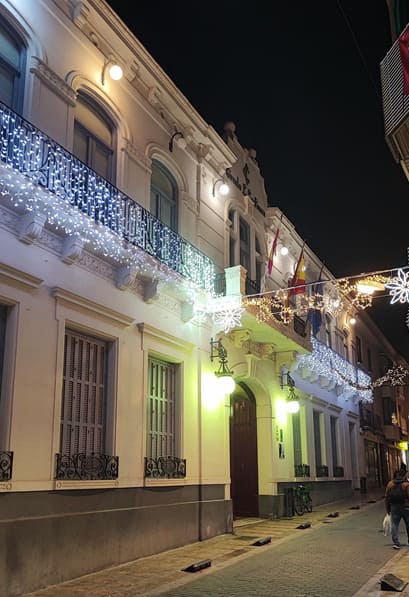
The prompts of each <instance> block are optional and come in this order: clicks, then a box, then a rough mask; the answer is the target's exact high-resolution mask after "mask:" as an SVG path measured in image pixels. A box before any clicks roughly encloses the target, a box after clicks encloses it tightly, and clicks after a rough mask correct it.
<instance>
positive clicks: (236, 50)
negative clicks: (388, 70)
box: [108, 0, 409, 358]
mask: <svg viewBox="0 0 409 597" xmlns="http://www.w3.org/2000/svg"><path fill="white" fill-rule="evenodd" d="M108 3H109V4H110V5H111V6H112V8H113V9H114V10H115V11H116V13H117V14H118V15H119V16H120V17H121V18H122V20H123V21H124V22H125V23H126V25H127V26H128V27H129V29H130V30H131V31H132V32H133V33H134V34H135V35H136V37H138V39H139V40H140V41H141V42H142V44H143V45H144V46H145V48H146V49H147V50H148V51H149V52H150V54H151V55H152V56H153V58H154V59H155V60H156V61H157V62H158V63H159V64H160V66H161V67H162V68H163V69H164V71H165V72H166V73H167V74H168V75H169V76H170V77H171V79H172V80H173V81H174V82H175V84H176V85H177V86H178V87H179V89H180V90H181V91H182V93H183V94H184V95H185V96H186V98H187V99H188V100H189V101H190V103H191V104H192V105H193V106H194V107H195V108H196V110H197V111H198V112H199V113H200V114H201V116H202V117H203V118H204V119H205V120H206V121H207V122H208V123H209V124H211V125H212V126H213V127H214V128H215V130H216V131H218V132H219V133H222V131H223V124H224V123H225V122H226V121H228V120H232V121H233V122H235V123H236V127H237V128H236V133H237V136H238V139H239V141H240V143H241V144H242V145H243V146H244V147H247V148H250V147H252V148H255V149H256V151H257V160H258V162H259V165H260V169H261V172H262V174H263V176H264V179H265V185H266V191H267V195H268V197H269V203H270V205H271V206H277V207H279V208H280V209H281V210H283V211H284V213H285V214H286V215H287V216H288V217H289V219H290V220H291V221H292V222H293V223H294V225H295V227H296V230H297V232H298V233H299V234H300V236H301V237H302V238H304V239H305V241H306V243H307V245H308V246H310V247H311V249H312V250H313V251H314V252H315V253H316V254H317V256H318V257H319V258H320V259H321V260H323V261H325V263H326V266H327V267H328V268H329V269H330V270H331V271H332V273H333V274H334V275H335V276H337V277H340V276H348V275H353V274H357V273H361V272H372V271H376V270H382V269H386V268H395V267H399V266H405V265H407V247H408V244H409V243H408V235H407V233H406V229H407V226H408V216H409V182H408V181H407V180H406V178H405V176H404V174H403V171H402V170H401V167H400V166H399V165H398V164H396V163H395V161H394V158H393V156H392V154H391V152H390V151H389V149H388V147H387V144H386V142H385V138H384V130H383V115H382V98H381V88H380V75H379V64H380V62H381V60H382V59H383V58H384V56H385V54H386V52H387V51H388V49H389V48H390V46H391V37H390V27H389V20H388V13H387V9H386V3H385V0H316V1H315V2H302V1H301V0H298V1H297V0H295V1H294V0H293V1H291V2H290V1H288V0H282V1H281V2H279V1H278V0H276V1H275V2H271V3H266V2H262V1H261V0H253V1H252V2H248V3H246V4H244V3H243V4H240V3H239V2H237V1H235V2H233V1H232V0H220V1H219V2H214V1H208V2H206V3H201V2H192V1H185V0H177V1H176V2H168V1H163V0H157V1H156V2H152V1H150V2H147V1H139V2H137V3H136V4H134V3H130V2H129V1H128V0H110V1H109V2H108ZM131 12H132V13H136V15H135V16H131V14H130V13H131ZM406 311H407V308H406V306H401V305H393V306H390V305H389V298H387V297H385V298H379V299H376V300H375V306H374V307H372V309H371V310H369V311H368V314H371V316H372V317H373V318H374V319H375V321H376V322H377V323H378V325H380V327H381V328H382V329H383V331H384V333H385V335H386V336H387V337H389V338H390V339H391V341H392V342H393V343H394V344H395V345H396V347H397V348H398V349H399V350H400V351H401V352H402V353H403V354H405V356H406V357H407V358H409V331H408V328H407V327H406V325H405V317H406Z"/></svg>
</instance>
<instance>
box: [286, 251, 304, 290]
mask: <svg viewBox="0 0 409 597" xmlns="http://www.w3.org/2000/svg"><path fill="white" fill-rule="evenodd" d="M305 288H306V286H305V259H304V247H303V248H302V249H301V253H300V256H299V258H298V261H297V265H296V268H295V272H294V275H293V277H292V279H291V284H290V290H289V291H288V296H289V297H290V296H293V295H294V294H304V293H305Z"/></svg>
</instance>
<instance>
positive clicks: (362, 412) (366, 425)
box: [359, 404, 382, 433]
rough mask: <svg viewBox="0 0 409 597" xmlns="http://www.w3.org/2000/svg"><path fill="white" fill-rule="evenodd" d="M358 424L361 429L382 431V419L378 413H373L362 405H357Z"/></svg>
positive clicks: (375, 431) (374, 431) (373, 431)
mask: <svg viewBox="0 0 409 597" xmlns="http://www.w3.org/2000/svg"><path fill="white" fill-rule="evenodd" d="M359 426H360V428H361V430H362V431H371V432H372V433H381V432H382V420H381V417H380V415H376V414H374V413H373V412H372V411H370V410H368V409H367V408H365V407H364V406H363V404H360V405H359Z"/></svg>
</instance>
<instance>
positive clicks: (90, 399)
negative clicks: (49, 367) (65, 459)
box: [60, 330, 107, 456]
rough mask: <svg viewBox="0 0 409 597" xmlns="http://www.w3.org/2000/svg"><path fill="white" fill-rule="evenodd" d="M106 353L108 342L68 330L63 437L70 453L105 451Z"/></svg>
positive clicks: (65, 451)
mask: <svg viewBox="0 0 409 597" xmlns="http://www.w3.org/2000/svg"><path fill="white" fill-rule="evenodd" d="M106 355H107V344H106V342H104V341H102V340H98V339H96V338H92V337H89V336H85V335H82V334H78V333H76V332H72V331H69V330H67V331H66V333H65V345H64V373H63V395H62V413H61V439H60V451H61V453H62V454H64V455H66V456H71V455H73V454H80V453H81V454H86V455H90V454H103V453H104V452H105V439H106V438H105V425H106V421H105V415H106V388H105V386H106V382H105V378H106Z"/></svg>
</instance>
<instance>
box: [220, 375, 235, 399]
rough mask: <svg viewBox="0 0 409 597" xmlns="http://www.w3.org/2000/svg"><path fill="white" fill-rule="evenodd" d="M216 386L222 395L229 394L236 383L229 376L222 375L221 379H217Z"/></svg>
mask: <svg viewBox="0 0 409 597" xmlns="http://www.w3.org/2000/svg"><path fill="white" fill-rule="evenodd" d="M218 385H219V388H220V390H221V391H222V392H223V394H231V393H232V392H234V388H235V387H236V383H235V381H234V379H233V378H232V377H231V375H222V376H221V377H218Z"/></svg>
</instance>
